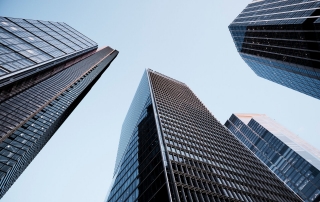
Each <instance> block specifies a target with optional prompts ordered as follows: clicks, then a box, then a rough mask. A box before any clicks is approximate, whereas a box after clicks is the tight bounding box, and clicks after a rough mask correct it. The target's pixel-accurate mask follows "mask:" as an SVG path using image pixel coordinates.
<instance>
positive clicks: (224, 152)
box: [106, 70, 301, 202]
mask: <svg viewBox="0 0 320 202" xmlns="http://www.w3.org/2000/svg"><path fill="white" fill-rule="evenodd" d="M106 201H107V202H116V201H161V202H165V201H175V202H179V201H180V202H182V201H199V202H201V201H206V202H209V201H251V202H255V201H301V200H300V199H299V197H298V196H297V195H295V194H294V193H293V192H292V191H291V190H290V189H288V188H287V187H286V186H285V185H284V183H283V182H281V181H280V180H279V179H278V178H277V177H276V176H275V175H274V174H273V173H272V172H271V171H270V170H269V169H268V168H267V167H266V166H265V165H263V163H261V162H260V161H259V160H258V159H257V158H256V157H255V156H254V155H253V154H252V153H251V152H250V151H249V150H248V149H247V148H246V147H245V146H244V145H243V144H242V143H241V142H240V141H238V140H237V139H236V138H235V137H234V136H233V135H232V134H231V133H230V132H229V131H228V130H227V129H226V128H225V127H224V126H223V125H222V124H221V123H219V122H218V121H217V120H216V119H215V118H214V116H213V115H212V114H211V113H210V112H209V111H208V109H207V108H206V107H205V106H204V105H203V104H202V103H201V101H200V100H199V99H198V98H197V97H196V95H195V94H194V93H193V92H192V91H191V90H190V89H189V88H188V87H187V86H186V85H185V84H184V83H181V82H179V81H177V80H174V79H171V78H169V77H167V76H164V75H162V74H160V73H157V72H155V71H152V70H146V72H145V73H144V75H143V77H142V79H141V82H140V84H139V87H138V90H137V92H136V94H135V96H134V99H133V101H132V104H131V106H130V109H129V111H128V114H127V116H126V118H125V121H124V123H123V126H122V131H121V136H120V142H119V149H118V154H117V158H116V165H115V171H114V177H113V182H112V185H111V188H110V190H109V193H108V196H107V198H106Z"/></svg>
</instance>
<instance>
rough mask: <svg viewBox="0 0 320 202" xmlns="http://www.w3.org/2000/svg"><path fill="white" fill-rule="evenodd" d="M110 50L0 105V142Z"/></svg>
mask: <svg viewBox="0 0 320 202" xmlns="http://www.w3.org/2000/svg"><path fill="white" fill-rule="evenodd" d="M111 51H112V49H110V48H105V49H103V50H100V51H99V52H97V53H96V54H94V55H92V56H90V57H88V58H86V59H84V60H82V61H80V62H78V63H77V64H75V65H73V66H71V67H69V68H67V69H65V70H63V71H61V72H59V73H57V74H55V75H53V76H52V77H49V78H48V79H46V80H44V81H42V82H40V83H38V84H37V85H35V86H32V87H30V88H28V89H27V90H25V91H23V92H21V93H19V94H17V95H16V96H13V97H11V98H9V99H7V100H6V101H4V102H2V103H0V126H1V127H0V138H1V139H0V140H3V139H4V138H6V137H7V136H8V135H10V134H11V133H12V132H13V131H14V130H16V128H17V127H19V126H20V125H21V124H23V123H24V122H25V121H26V120H27V119H29V118H30V117H32V116H34V114H35V113H37V112H38V111H39V109H41V108H42V107H43V106H44V105H46V104H47V103H48V102H50V101H51V99H52V98H54V97H55V96H57V95H58V94H60V93H61V92H62V91H63V90H64V89H65V88H66V87H68V86H70V85H76V84H77V83H75V82H77V81H79V77H81V76H82V75H83V74H84V73H86V72H87V71H89V69H90V68H91V67H92V66H94V65H95V64H96V63H98V62H99V61H100V60H101V59H103V58H104V57H106V55H108V54H109V53H110V52H111Z"/></svg>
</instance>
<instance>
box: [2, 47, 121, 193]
mask: <svg viewBox="0 0 320 202" xmlns="http://www.w3.org/2000/svg"><path fill="white" fill-rule="evenodd" d="M117 54H118V52H117V51H116V50H113V49H111V48H104V49H102V50H100V51H98V52H97V53H95V54H93V55H91V56H90V57H88V58H86V59H84V60H82V61H80V62H78V63H76V64H74V65H72V66H70V67H69V68H67V69H65V70H62V71H60V72H58V73H56V74H54V75H52V76H51V77H49V78H47V79H45V80H43V81H41V82H39V83H37V84H36V85H33V86H32V87H30V88H28V89H27V90H25V91H22V92H20V93H18V94H17V95H15V96H12V97H11V98H9V99H7V100H6V101H4V102H1V103H0V117H1V118H0V131H1V139H0V142H1V143H0V198H1V197H2V196H3V195H4V194H5V193H6V192H7V190H8V189H9V188H10V187H11V185H12V184H13V183H14V182H15V181H16V180H17V178H18V177H19V176H20V174H21V173H22V172H23V171H24V170H25V168H26V167H27V166H28V164H29V163H30V162H31V161H32V160H33V158H34V157H35V156H36V155H37V154H38V153H39V151H40V150H41V149H42V148H43V146H44V145H45V144H46V143H47V142H48V140H49V139H50V138H51V137H52V135H53V134H54V133H55V131H56V130H57V129H58V128H59V127H60V126H61V124H62V123H63V122H64V121H65V119H66V118H67V117H68V116H69V114H70V113H71V112H72V111H73V109H74V108H75V107H76V106H77V105H78V103H79V102H80V101H81V100H82V98H83V97H84V96H85V95H86V94H87V93H88V92H89V90H90V88H91V87H92V86H93V85H94V83H95V82H96V81H97V80H98V78H99V77H100V76H101V75H102V73H103V72H104V71H105V70H106V68H107V67H108V66H109V65H110V63H111V62H112V61H113V59H114V58H115V57H116V56H117Z"/></svg>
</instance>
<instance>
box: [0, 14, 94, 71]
mask: <svg viewBox="0 0 320 202" xmlns="http://www.w3.org/2000/svg"><path fill="white" fill-rule="evenodd" d="M96 46H97V44H96V43H95V42H93V41H92V40H90V39H88V38H87V37H85V36H83V35H82V34H80V33H79V32H77V31H75V30H74V29H73V28H71V27H70V26H68V25H66V24H65V23H57V22H47V21H36V20H25V19H18V18H5V17H0V77H1V76H2V75H6V74H8V73H11V72H15V71H18V70H21V69H24V68H27V67H30V66H33V65H36V64H41V63H44V62H47V61H51V60H55V59H57V58H59V57H62V56H66V55H68V54H72V53H76V52H78V51H83V50H87V49H91V48H93V47H96Z"/></svg>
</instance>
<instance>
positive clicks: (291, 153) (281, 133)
mask: <svg viewBox="0 0 320 202" xmlns="http://www.w3.org/2000/svg"><path fill="white" fill-rule="evenodd" d="M225 126H226V127H227V128H228V129H229V130H230V131H231V132H232V133H233V134H234V135H235V137H237V138H238V140H240V141H241V142H242V143H243V144H244V145H245V146H246V147H247V148H248V149H250V150H251V151H252V152H253V153H254V154H255V155H256V156H257V157H258V158H259V159H260V160H261V161H262V162H263V163H264V164H265V165H267V166H268V167H269V168H270V170H272V171H273V172H274V173H275V174H276V175H277V176H278V177H279V178H280V179H281V180H282V181H283V182H284V183H285V184H286V185H287V186H288V187H290V188H291V189H292V190H293V191H294V192H295V193H297V194H298V195H299V196H300V197H301V198H302V199H303V200H304V201H308V202H318V201H320V151H319V150H317V149H316V148H314V147H312V146H311V145H309V144H308V143H307V142H305V141H304V140H302V139H301V138H300V137H298V136H297V135H295V134H293V133H291V132H290V131H288V130H287V129H286V128H284V127H283V126H281V125H280V124H278V123H277V122H275V121H274V120H273V119H271V118H269V117H267V116H266V115H263V114H233V115H232V116H231V117H230V119H229V120H228V121H227V122H226V123H225Z"/></svg>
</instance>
